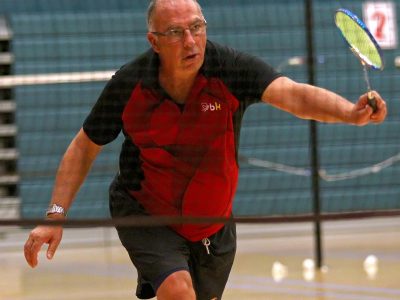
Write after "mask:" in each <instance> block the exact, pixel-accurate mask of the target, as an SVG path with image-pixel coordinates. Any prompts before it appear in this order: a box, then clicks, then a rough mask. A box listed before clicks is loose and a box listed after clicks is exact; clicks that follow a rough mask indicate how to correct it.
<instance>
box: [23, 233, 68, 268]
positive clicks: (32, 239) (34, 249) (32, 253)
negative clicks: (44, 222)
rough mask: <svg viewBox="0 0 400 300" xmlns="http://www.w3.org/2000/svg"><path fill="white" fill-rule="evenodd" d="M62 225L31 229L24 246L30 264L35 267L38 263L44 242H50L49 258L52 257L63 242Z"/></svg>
mask: <svg viewBox="0 0 400 300" xmlns="http://www.w3.org/2000/svg"><path fill="white" fill-rule="evenodd" d="M62 234H63V229H62V227H61V226H38V227H36V228H35V229H33V230H32V231H31V233H30V234H29V238H28V240H27V241H26V243H25V246H24V255H25V259H26V261H27V262H28V264H29V265H30V266H31V267H32V268H34V267H36V266H37V264H38V253H39V251H40V249H41V248H42V245H43V244H44V243H46V244H49V247H48V249H47V254H46V256H47V258H48V259H52V258H53V256H54V254H55V252H56V250H57V247H58V245H59V244H60V242H61V238H62Z"/></svg>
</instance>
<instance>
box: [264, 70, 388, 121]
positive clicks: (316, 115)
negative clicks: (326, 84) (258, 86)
mask: <svg viewBox="0 0 400 300" xmlns="http://www.w3.org/2000/svg"><path fill="white" fill-rule="evenodd" d="M373 95H374V97H375V100H376V105H377V110H376V111H375V112H373V110H372V108H371V107H370V106H369V105H368V96H367V94H364V95H362V96H360V98H359V100H358V101H357V103H355V104H354V103H352V102H350V101H349V100H347V99H345V98H343V97H342V96H340V95H338V94H336V93H334V92H331V91H329V90H327V89H323V88H319V87H316V86H312V85H309V84H303V83H298V82H295V81H293V80H291V79H289V78H287V77H279V78H277V79H275V80H274V81H273V82H272V83H270V84H269V85H268V87H267V88H266V89H265V90H264V93H263V95H262V101H263V102H265V103H268V104H271V105H272V106H274V107H276V108H279V109H281V110H284V111H287V112H289V113H291V114H293V115H295V116H297V117H299V118H302V119H312V120H316V121H320V122H327V123H339V122H340V123H348V124H353V125H358V126H363V125H366V124H368V123H371V122H372V123H381V122H383V120H384V119H385V117H386V114H387V109H386V103H385V101H384V100H383V99H382V97H381V96H380V95H379V94H378V93H377V92H375V91H374V92H373Z"/></svg>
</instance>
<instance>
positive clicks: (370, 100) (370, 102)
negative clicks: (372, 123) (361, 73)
mask: <svg viewBox="0 0 400 300" xmlns="http://www.w3.org/2000/svg"><path fill="white" fill-rule="evenodd" d="M368 105H369V106H371V108H372V111H373V112H376V110H377V109H378V108H377V106H376V101H375V97H374V95H372V92H368Z"/></svg>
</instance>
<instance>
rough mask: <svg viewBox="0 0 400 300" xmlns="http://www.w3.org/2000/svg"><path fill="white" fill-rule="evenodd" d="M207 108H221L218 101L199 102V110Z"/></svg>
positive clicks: (211, 109)
mask: <svg viewBox="0 0 400 300" xmlns="http://www.w3.org/2000/svg"><path fill="white" fill-rule="evenodd" d="M208 110H209V111H217V110H221V104H220V103H218V102H214V103H206V102H203V103H201V111H202V112H206V111H208Z"/></svg>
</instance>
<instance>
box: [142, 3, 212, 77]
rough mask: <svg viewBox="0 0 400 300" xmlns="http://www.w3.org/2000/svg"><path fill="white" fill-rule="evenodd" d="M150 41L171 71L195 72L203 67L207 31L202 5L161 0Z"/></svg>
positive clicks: (155, 13) (149, 36)
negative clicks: (200, 6)
mask: <svg viewBox="0 0 400 300" xmlns="http://www.w3.org/2000/svg"><path fill="white" fill-rule="evenodd" d="M152 20H153V22H152V28H151V31H152V32H155V33H152V32H149V33H148V39H149V42H150V43H151V45H152V47H153V49H154V51H155V52H157V53H158V54H159V56H160V60H161V67H162V68H163V69H165V70H168V71H170V72H171V71H173V72H183V73H195V72H197V71H198V70H199V69H200V67H201V66H202V64H203V61H204V53H205V48H206V41H207V36H206V28H205V21H204V17H203V15H202V13H201V10H200V8H199V6H198V5H197V4H196V3H195V2H194V1H191V0H164V1H160V2H159V3H158V5H157V8H156V10H155V11H154V14H153V18H152Z"/></svg>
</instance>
